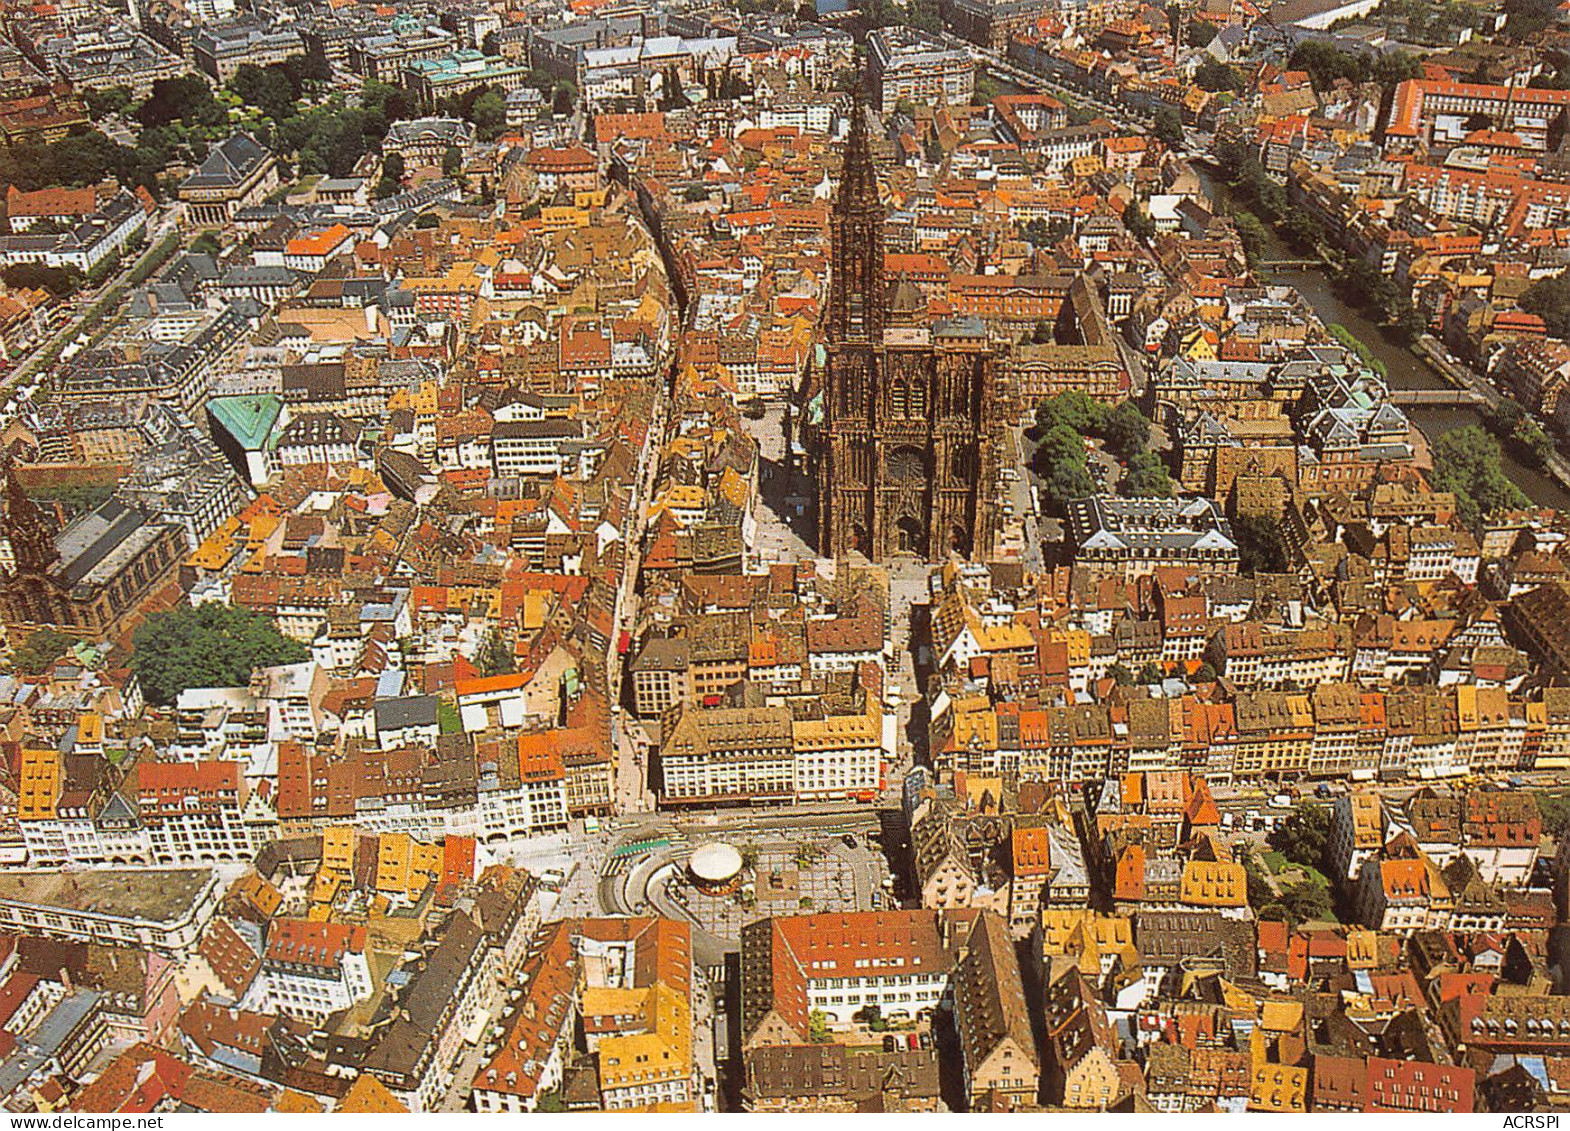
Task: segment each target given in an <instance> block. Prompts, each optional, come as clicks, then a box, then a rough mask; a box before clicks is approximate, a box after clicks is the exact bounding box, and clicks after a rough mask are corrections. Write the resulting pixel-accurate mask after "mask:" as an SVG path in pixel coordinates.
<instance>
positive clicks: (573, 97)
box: [551, 79, 578, 114]
mask: <svg viewBox="0 0 1570 1131" xmlns="http://www.w3.org/2000/svg"><path fill="white" fill-rule="evenodd" d="M577 101H578V88H577V87H576V86H574V85H573V84H572V83H570V82H567V81H566V80H565V79H563V80H562V81H561V82H559V83H557V84H556V88H555V90H553V91H552V92H551V110H552V112H554V113H557V114H571V113H572V108H573V106H574V105H575V104H576V103H577Z"/></svg>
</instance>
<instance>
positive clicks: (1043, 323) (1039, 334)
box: [1030, 318, 1053, 346]
mask: <svg viewBox="0 0 1570 1131" xmlns="http://www.w3.org/2000/svg"><path fill="white" fill-rule="evenodd" d="M1052 339H1053V334H1052V323H1050V322H1048V321H1047V320H1046V319H1045V318H1038V319H1037V320H1036V329H1035V332H1034V333H1032V334H1031V335H1030V340H1031V341H1032V342H1034V343H1035V344H1036V345H1038V346H1044V345H1047V344H1048V343H1050V342H1051V341H1052Z"/></svg>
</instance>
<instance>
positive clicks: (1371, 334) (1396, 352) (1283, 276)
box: [1195, 163, 1570, 511]
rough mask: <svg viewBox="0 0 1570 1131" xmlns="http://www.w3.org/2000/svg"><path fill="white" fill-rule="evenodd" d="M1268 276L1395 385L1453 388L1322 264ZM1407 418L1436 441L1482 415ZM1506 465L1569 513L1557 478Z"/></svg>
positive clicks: (1276, 252) (1279, 252)
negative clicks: (1360, 348)
mask: <svg viewBox="0 0 1570 1131" xmlns="http://www.w3.org/2000/svg"><path fill="white" fill-rule="evenodd" d="M1195 169H1196V171H1197V172H1198V173H1199V179H1200V184H1201V185H1202V186H1203V188H1204V190H1205V192H1206V193H1207V194H1209V195H1210V196H1211V197H1212V199H1215V200H1217V201H1218V202H1220V201H1223V200H1225V198H1226V195H1227V192H1228V189H1227V185H1226V183H1225V182H1223V181H1221V180H1220V179H1219V178H1218V177H1216V176H1215V175H1214V173H1213V172H1212V171H1211V169H1210V168H1209V167H1207V166H1206V165H1204V164H1202V163H1196V164H1195ZM1269 235H1270V243H1269V244H1268V246H1267V247H1266V249H1265V258H1267V259H1288V258H1291V257H1293V256H1294V255H1295V254H1296V253H1295V252H1292V251H1291V250H1290V249H1288V248H1287V247H1286V246H1285V245H1283V244H1281V243H1280V242H1279V241H1278V240H1277V239H1276V235H1275V233H1274V232H1270V233H1269ZM1261 274H1262V275H1263V276H1264V278H1265V279H1266V280H1267V281H1269V282H1273V283H1285V284H1286V285H1288V286H1290V287H1292V288H1294V289H1295V290H1297V292H1298V293H1299V294H1301V295H1302V296H1303V298H1304V300H1306V301H1307V303H1308V305H1309V306H1310V307H1312V308H1313V311H1314V313H1315V314H1317V315H1319V320H1320V321H1321V322H1323V323H1325V324H1326V325H1327V326H1328V325H1329V324H1330V323H1332V322H1339V323H1340V324H1341V325H1343V326H1345V327H1346V328H1347V329H1348V330H1350V331H1351V332H1352V333H1353V334H1354V335H1356V336H1357V338H1358V339H1359V340H1361V341H1362V343H1363V344H1364V345H1366V346H1367V347H1368V348H1369V351H1370V352H1371V353H1372V354H1373V355H1374V356H1375V357H1377V358H1378V359H1379V360H1380V361H1382V362H1384V363H1385V369H1386V371H1387V372H1388V375H1389V379H1390V387H1391V388H1393V389H1448V388H1450V386H1449V385H1448V384H1447V383H1446V382H1445V379H1444V378H1443V377H1441V376H1440V375H1439V374H1438V373H1436V372H1434V370H1433V369H1431V368H1430V367H1429V366H1428V363H1427V362H1425V361H1423V360H1422V359H1421V358H1419V357H1418V356H1417V355H1416V354H1414V353H1412V351H1410V350H1408V349H1406V348H1405V347H1404V346H1400V345H1397V344H1396V343H1395V342H1392V341H1391V340H1390V339H1389V338H1387V337H1385V334H1384V332H1383V331H1382V330H1381V329H1380V328H1379V327H1378V326H1376V325H1375V324H1374V323H1373V322H1371V321H1369V320H1368V319H1367V318H1365V317H1364V316H1363V314H1362V313H1361V312H1360V311H1358V310H1356V309H1354V308H1352V307H1350V306H1348V305H1347V304H1346V303H1344V302H1342V301H1341V299H1340V298H1338V297H1337V296H1336V293H1335V290H1334V288H1333V287H1332V286H1331V283H1330V277H1329V275H1328V274H1326V271H1325V269H1324V268H1322V267H1316V268H1312V269H1292V270H1279V271H1265V272H1262V273H1261ZM1403 411H1404V412H1406V414H1407V417H1408V418H1409V419H1410V420H1411V421H1412V423H1414V424H1416V425H1417V426H1418V427H1419V428H1421V429H1422V430H1423V434H1424V435H1425V436H1427V437H1428V439H1429V441H1430V442H1432V441H1434V440H1436V439H1438V438H1439V437H1440V436H1442V435H1444V434H1445V433H1446V432H1453V431H1455V430H1456V429H1457V428H1465V427H1466V426H1467V425H1469V424H1477V425H1481V424H1482V423H1483V418H1482V417H1481V416H1479V415H1478V413H1477V411H1476V410H1475V409H1470V408H1416V407H1407V408H1404V409H1403ZM1502 464H1503V467H1504V472H1505V474H1506V475H1507V476H1509V477H1510V480H1511V482H1513V483H1514V484H1515V485H1516V486H1518V487H1520V488H1521V490H1523V491H1525V492H1526V494H1527V496H1528V497H1529V498H1531V499H1532V500H1533V501H1534V502H1537V503H1540V504H1542V505H1544V506H1549V507H1554V508H1556V509H1558V510H1563V511H1570V491H1566V490H1565V489H1564V488H1563V487H1561V486H1560V485H1559V484H1558V483H1556V482H1555V481H1554V480H1552V479H1550V478H1549V477H1548V476H1546V475H1544V474H1542V473H1541V472H1538V471H1534V470H1532V469H1531V468H1529V467H1527V466H1525V465H1524V464H1521V463H1518V462H1516V461H1515V460H1514V459H1511V458H1510V455H1509V453H1504V455H1503V459H1502Z"/></svg>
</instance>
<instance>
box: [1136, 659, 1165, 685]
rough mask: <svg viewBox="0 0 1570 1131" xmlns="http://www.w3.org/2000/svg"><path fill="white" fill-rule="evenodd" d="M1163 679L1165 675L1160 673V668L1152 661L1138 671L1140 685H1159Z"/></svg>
mask: <svg viewBox="0 0 1570 1131" xmlns="http://www.w3.org/2000/svg"><path fill="white" fill-rule="evenodd" d="M1164 678H1165V673H1163V672H1162V670H1161V666H1160V665H1159V664H1157V663H1155V662H1154V661H1152V662H1150V663H1147V664H1146V665H1145V666H1144V667H1142V668H1140V669H1139V682H1140V683H1160V682H1161V681H1162V679H1164Z"/></svg>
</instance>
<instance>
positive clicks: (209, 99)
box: [133, 75, 229, 126]
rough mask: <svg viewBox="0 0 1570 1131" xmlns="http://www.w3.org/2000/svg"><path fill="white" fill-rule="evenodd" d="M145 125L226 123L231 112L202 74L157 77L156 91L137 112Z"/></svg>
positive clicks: (154, 84) (154, 90) (212, 124)
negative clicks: (226, 108)
mask: <svg viewBox="0 0 1570 1131" xmlns="http://www.w3.org/2000/svg"><path fill="white" fill-rule="evenodd" d="M133 117H135V118H136V120H137V121H138V122H140V123H142V125H144V126H167V125H171V124H173V123H175V122H181V123H183V124H185V125H186V126H222V125H224V124H225V123H226V122H227V121H228V120H229V112H228V111H227V110H225V109H224V107H223V104H222V103H220V102H219V101H218V100H217V99H216V98H214V97H213V91H212V88H211V87H210V86H208V85H207V80H206V79H204V78H202V77H201V76H199V75H181V76H179V77H178V78H172V79H154V80H153V87H152V93H151V94H149V95H148V96H147V101H145V102H143V103H142V104H141V106H139V107H137V110H136V113H135V114H134V115H133Z"/></svg>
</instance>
